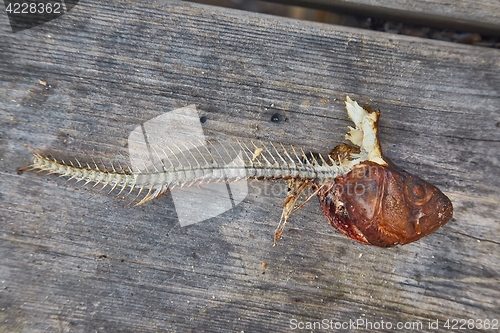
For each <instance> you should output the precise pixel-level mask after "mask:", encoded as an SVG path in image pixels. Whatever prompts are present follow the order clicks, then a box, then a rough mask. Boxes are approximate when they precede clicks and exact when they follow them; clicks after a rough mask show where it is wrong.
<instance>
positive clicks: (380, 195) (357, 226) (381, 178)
mask: <svg viewBox="0 0 500 333" xmlns="http://www.w3.org/2000/svg"><path fill="white" fill-rule="evenodd" d="M386 160H387V159H386ZM387 161H388V160H387ZM318 196H319V199H320V204H321V207H322V211H323V213H324V214H325V216H326V217H327V219H328V221H329V222H330V223H331V224H332V225H333V226H334V227H335V228H336V229H338V230H339V231H341V232H342V233H344V234H345V235H346V236H348V237H349V238H351V239H354V240H356V241H358V242H360V243H364V244H369V245H376V246H381V247H391V246H395V245H398V244H407V243H411V242H414V241H416V240H418V239H420V238H422V237H424V236H426V235H429V234H431V233H432V232H434V231H436V230H437V229H438V228H440V227H441V226H443V225H444V224H446V222H448V221H449V220H450V219H451V217H452V215H453V206H452V204H451V201H450V199H448V197H447V196H446V195H444V194H443V193H442V192H441V191H440V190H439V189H438V188H437V187H435V186H434V185H432V184H430V183H428V182H426V181H424V180H422V179H420V178H419V177H417V176H415V175H412V174H410V173H408V172H406V171H404V170H402V169H401V168H399V167H397V166H396V165H395V164H393V163H392V162H390V161H388V163H387V165H379V164H377V163H374V162H370V161H365V162H362V163H360V164H358V165H356V166H354V167H353V169H352V170H351V171H350V172H349V173H347V174H345V175H344V176H339V177H337V178H336V179H335V180H334V181H333V183H332V186H322V187H321V190H320V191H319V192H318Z"/></svg>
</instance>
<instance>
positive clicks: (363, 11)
mask: <svg viewBox="0 0 500 333" xmlns="http://www.w3.org/2000/svg"><path fill="white" fill-rule="evenodd" d="M271 2H279V3H284V4H287V5H299V6H306V7H311V6H312V7H315V8H324V9H329V10H336V11H343V12H347V13H350V14H353V15H360V16H368V17H380V18H384V19H389V20H396V21H399V22H407V21H410V22H412V23H416V24H423V25H430V26H436V27H442V28H450V29H454V30H459V31H465V32H472V31H477V32H481V33H486V34H494V35H498V34H499V33H500V2H498V1H496V0H480V1H472V0H416V1H398V0H382V1H379V0H292V1H283V0H271Z"/></svg>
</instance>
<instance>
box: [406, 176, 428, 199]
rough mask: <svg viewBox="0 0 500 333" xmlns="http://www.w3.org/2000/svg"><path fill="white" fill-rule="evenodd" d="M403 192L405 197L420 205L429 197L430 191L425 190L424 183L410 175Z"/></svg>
mask: <svg viewBox="0 0 500 333" xmlns="http://www.w3.org/2000/svg"><path fill="white" fill-rule="evenodd" d="M404 192H405V195H406V197H407V199H409V200H410V201H411V202H414V203H416V204H418V205H422V204H424V203H426V202H427V201H428V200H429V199H430V195H429V194H430V193H428V191H427V190H426V186H425V184H424V183H423V182H422V181H421V180H420V179H418V178H415V177H410V179H409V180H408V181H407V182H406V184H405V188H404Z"/></svg>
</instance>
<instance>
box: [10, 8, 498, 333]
mask: <svg viewBox="0 0 500 333" xmlns="http://www.w3.org/2000/svg"><path fill="white" fill-rule="evenodd" d="M0 20H1V23H2V24H1V32H0V54H1V56H0V57H1V60H2V61H0V72H1V77H2V80H1V82H0V98H1V101H2V102H1V108H0V123H1V125H0V136H1V140H0V170H1V177H2V181H1V183H0V200H1V202H2V204H1V206H0V212H1V213H0V239H1V240H0V263H1V264H0V284H1V289H0V332H21V331H22V332H152V331H157V332H160V331H167V332H199V331H205V332H242V331H244V332H269V331H275V332H285V331H289V330H290V329H291V326H290V321H291V320H297V321H320V320H322V319H327V320H332V321H333V322H349V320H357V319H364V320H368V321H371V322H372V323H374V322H379V323H380V321H381V320H383V321H384V322H391V323H392V324H393V325H396V323H397V322H421V323H422V324H423V328H424V329H426V330H428V322H429V320H431V321H433V322H434V321H435V320H439V321H440V325H441V326H440V327H441V328H442V325H443V323H444V321H445V320H446V319H451V318H459V319H460V318H463V319H490V320H491V319H499V318H500V310H499V309H500V303H499V299H500V291H499V289H498V283H499V274H500V264H499V263H500V260H499V249H500V247H499V246H500V238H499V236H498V235H500V223H499V222H500V220H499V216H500V208H499V206H500V205H499V203H500V199H499V198H500V190H499V189H500V171H499V170H500V167H499V161H500V116H499V115H500V113H499V112H498V111H499V105H500V60H499V59H500V52H499V50H494V49H483V48H479V47H473V46H466V45H456V44H447V43H444V42H439V41H431V40H420V39H416V38H411V37H404V36H393V35H389V34H383V33H378V32H370V31H364V30H356V29H350V28H345V27H338V26H329V25H321V24H314V23H308V22H300V21H295V20H290V19H283V18H277V17H270V16H262V15H258V14H251V13H244V12H239V11H231V10H224V9H220V8H213V7H208V6H201V5H195V4H190V3H186V2H177V1H157V2H150V3H149V2H148V3H145V2H134V1H111V2H98V1H82V2H80V3H79V5H78V6H76V7H75V8H74V9H73V10H72V11H71V12H69V13H67V14H65V15H64V16H62V17H61V18H59V19H57V20H54V21H51V22H49V23H47V24H45V25H43V26H40V27H36V28H33V29H30V30H25V31H23V32H21V33H17V34H12V33H11V32H10V28H9V26H8V22H7V19H6V17H5V16H1V18H0ZM40 79H42V80H45V81H46V82H48V83H49V84H50V87H49V88H48V87H47V86H43V85H41V84H40V83H39V80H40ZM47 88H48V89H47ZM347 94H349V96H350V97H352V98H353V99H355V100H357V101H358V102H360V103H361V104H369V105H371V106H373V107H374V108H380V109H381V110H382V119H381V123H380V132H381V133H380V135H381V141H382V145H383V148H384V150H385V153H386V155H387V156H388V157H389V158H391V159H392V160H393V161H394V162H395V163H397V164H398V165H400V166H401V167H403V168H404V169H406V170H407V171H409V172H412V173H414V174H416V175H418V176H421V177H422V178H424V179H426V180H428V181H430V182H431V183H433V184H435V185H437V186H438V187H439V188H441V189H442V190H443V191H444V192H445V193H446V194H448V195H449V196H450V198H451V199H452V201H453V204H454V207H455V215H454V218H453V219H452V221H450V222H449V224H448V225H446V226H445V227H443V228H442V229H440V230H438V231H437V232H436V233H434V234H433V235H430V236H429V237H427V238H424V239H422V240H420V241H418V242H416V243H414V244H410V245H407V246H403V247H398V248H394V249H380V248H373V247H367V246H363V245H359V244H355V243H353V242H352V241H350V240H348V239H346V238H345V237H343V236H341V235H340V234H339V233H338V232H336V231H335V230H333V228H331V227H330V226H329V225H328V223H327V222H326V220H325V218H324V216H322V214H321V212H320V209H319V205H318V203H317V202H315V201H314V200H312V201H311V202H310V203H308V204H307V205H306V206H305V207H304V208H303V209H302V210H300V211H299V212H297V213H296V214H295V215H294V216H292V221H291V222H290V224H289V226H288V227H287V229H286V231H285V234H284V238H283V240H282V241H281V242H280V244H279V246H277V247H275V248H273V247H272V235H273V231H274V229H275V227H276V223H277V221H278V219H279V216H280V214H281V202H282V200H283V198H284V191H285V189H286V184H283V183H280V182H275V183H272V182H268V183H265V182H254V181H252V182H249V188H250V193H249V195H248V197H247V198H246V199H245V200H244V202H242V203H241V204H239V205H237V206H236V207H235V208H234V209H232V210H230V211H227V212H226V213H224V214H222V215H220V216H217V217H214V218H212V219H210V220H208V221H205V222H203V223H198V224H194V225H191V226H188V227H180V226H179V225H178V223H177V216H176V213H175V208H174V206H173V203H172V198H171V196H170V195H166V196H164V197H162V198H159V199H157V200H156V201H154V202H152V203H150V204H147V205H144V206H141V207H137V208H126V209H123V208H121V207H120V206H119V205H112V204H110V203H107V201H109V198H107V197H103V196H96V197H93V198H91V199H89V200H87V198H88V197H89V195H90V194H92V193H88V192H86V191H84V190H77V191H75V190H74V188H75V185H74V184H71V183H64V181H63V180H62V179H57V178H55V177H51V176H37V175H34V174H31V173H22V174H18V173H17V172H16V170H17V168H19V167H21V166H24V165H26V164H28V163H29V162H30V153H29V152H28V151H27V149H25V148H24V147H23V144H24V143H27V144H29V145H30V146H33V147H39V148H46V149H51V150H52V151H55V152H58V153H61V154H66V155H79V154H83V153H102V152H113V151H122V150H125V149H126V142H127V137H128V134H129V133H130V131H132V130H133V129H134V128H135V127H136V126H139V125H140V124H142V123H144V122H145V121H147V120H149V119H152V118H154V117H156V116H158V115H160V114H163V113H164V112H168V111H171V110H172V109H175V108H178V107H181V106H186V105H188V104H191V103H195V104H196V105H197V107H198V109H199V110H201V113H202V115H204V116H205V117H206V122H205V123H203V125H202V126H203V129H204V132H205V134H206V135H207V136H208V137H230V138H238V139H243V140H247V139H263V140H271V141H277V142H284V143H293V144H294V145H296V146H301V147H304V148H305V149H307V150H314V151H317V152H323V153H324V152H328V151H329V149H331V148H332V147H333V146H335V145H336V144H338V143H340V142H342V140H343V135H344V134H345V127H346V126H347V125H348V124H349V122H348V120H347V117H346V114H345V110H344V107H343V105H342V101H343V100H344V99H345V96H346V95H347ZM276 113H279V114H280V115H282V121H279V122H272V121H271V118H272V116H273V115H274V114H276ZM196 209H204V204H203V202H200V203H199V207H196ZM263 263H265V264H263ZM309 331H320V330H319V329H311V330H309ZM373 331H394V329H393V330H389V329H387V328H385V329H382V328H380V329H374V330H373ZM478 331H480V330H478Z"/></svg>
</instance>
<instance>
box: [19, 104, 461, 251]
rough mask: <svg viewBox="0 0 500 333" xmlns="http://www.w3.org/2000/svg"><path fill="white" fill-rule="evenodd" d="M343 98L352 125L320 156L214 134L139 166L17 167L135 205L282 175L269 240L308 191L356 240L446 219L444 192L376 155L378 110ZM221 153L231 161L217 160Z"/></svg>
mask: <svg viewBox="0 0 500 333" xmlns="http://www.w3.org/2000/svg"><path fill="white" fill-rule="evenodd" d="M345 105H346V109H347V114H348V116H349V118H350V119H351V120H352V122H353V123H354V125H355V127H350V126H349V127H348V129H349V131H348V133H347V135H346V139H347V140H349V141H350V142H351V144H341V145H338V146H336V147H335V148H334V149H333V150H332V151H331V152H330V153H329V154H328V155H326V156H325V157H323V155H321V154H312V153H310V154H306V153H305V152H304V151H303V150H302V149H295V148H294V147H293V146H291V147H288V148H287V147H285V146H284V145H282V144H273V143H263V142H253V141H252V142H251V143H248V144H247V143H245V142H241V141H237V145H236V148H235V147H234V146H233V145H224V144H222V143H220V142H218V146H219V147H218V148H217V142H209V144H208V145H206V144H203V143H201V145H199V144H197V143H193V142H189V141H188V142H185V143H183V144H182V146H183V147H179V146H178V145H174V147H169V146H165V147H156V148H154V147H153V151H154V154H155V155H156V156H157V157H158V161H160V162H159V163H156V164H151V163H147V162H145V163H143V166H142V168H140V167H137V166H135V167H134V168H132V167H130V166H129V165H126V166H125V167H123V166H122V165H121V164H120V163H119V162H115V163H113V162H110V163H108V164H106V163H104V162H103V161H102V159H99V162H96V159H94V158H92V157H91V158H90V159H91V160H92V163H81V162H80V161H79V160H78V159H76V158H73V159H71V158H69V159H68V158H64V159H62V158H54V157H53V156H50V155H49V154H46V153H43V152H41V151H39V150H34V149H30V150H31V151H32V153H33V162H32V164H31V165H29V166H27V167H24V168H22V169H23V170H34V171H37V172H47V173H49V174H57V175H59V176H62V177H66V178H68V180H71V179H74V180H75V181H76V182H84V184H85V185H86V184H89V183H90V184H93V186H94V187H96V186H98V185H100V184H101V185H102V187H101V189H100V190H99V192H101V191H103V190H104V189H105V188H108V187H109V191H108V192H107V193H108V194H110V193H112V192H114V191H115V190H116V191H118V194H116V195H115V198H118V199H119V200H124V199H126V198H127V197H129V195H130V194H131V193H132V192H134V190H137V192H138V193H137V195H136V196H135V198H134V199H133V200H132V201H131V202H130V203H129V204H131V203H135V205H136V206H138V205H142V204H144V203H146V202H148V201H150V200H153V199H155V198H157V197H159V196H160V195H162V194H164V193H166V192H168V191H170V190H172V189H173V188H175V187H186V186H194V185H197V186H202V185H203V184H207V183H210V182H221V181H223V182H231V181H238V180H241V179H252V178H253V179H258V180H288V182H289V189H288V193H287V197H286V199H285V201H284V203H283V212H282V215H281V218H280V221H279V224H278V227H277V228H276V231H275V233H274V245H276V242H277V240H279V239H281V237H282V235H283V230H284V228H285V225H286V223H287V222H288V220H289V217H290V215H291V214H292V213H293V212H295V211H297V210H298V209H300V208H301V207H302V206H303V205H304V204H305V203H306V202H307V201H308V200H309V199H311V198H312V197H313V196H315V195H317V196H318V198H319V201H320V206H321V209H322V211H323V213H324V214H325V216H326V218H327V220H328V221H329V222H330V224H331V225H332V226H333V227H335V228H336V229H337V230H338V231H340V232H341V233H343V234H344V235H346V236H347V237H349V238H351V239H353V240H355V241H357V242H359V243H362V244H367V245H375V246H380V247H391V246H395V245H398V244H401V245H403V244H407V243H410V242H413V241H416V240H418V239H420V238H422V237H424V236H426V235H428V234H430V233H432V232H434V231H435V230H437V229H438V228H439V227H441V226H443V225H444V224H445V223H446V222H448V221H449V220H450V219H451V217H452V215H453V206H452V204H451V201H450V200H449V199H448V197H446V195H444V194H443V193H442V192H441V191H440V190H439V189H438V188H436V187H435V186H433V185H431V184H429V183H428V182H426V181H424V180H422V179H420V178H418V177H416V176H414V175H412V174H410V173H408V172H406V171H404V170H402V169H401V168H399V167H397V166H396V165H395V164H394V163H392V162H391V161H390V160H389V159H388V158H386V157H385V156H384V155H383V153H382V149H381V146H380V141H379V137H378V120H379V117H380V111H373V110H372V109H371V108H369V107H365V108H362V107H360V106H359V105H358V103H357V102H355V101H352V100H351V99H350V98H349V97H346V102H345ZM178 156H181V158H179V157H178ZM229 157H230V160H231V161H230V162H229V163H227V162H224V158H225V159H226V160H227V159H228V158H229ZM235 157H236V158H235ZM141 159H142V157H141ZM124 192H125V194H124V195H123V196H122V193H124ZM308 192H309V193H310V194H309V195H307V196H305V198H304V200H303V201H302V202H301V203H300V204H298V203H297V202H298V200H299V199H300V198H301V197H302V196H303V194H304V193H308ZM311 192H312V193H311ZM143 193H145V194H144V195H143V197H142V198H140V196H141V194H143ZM139 198H140V199H139Z"/></svg>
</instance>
